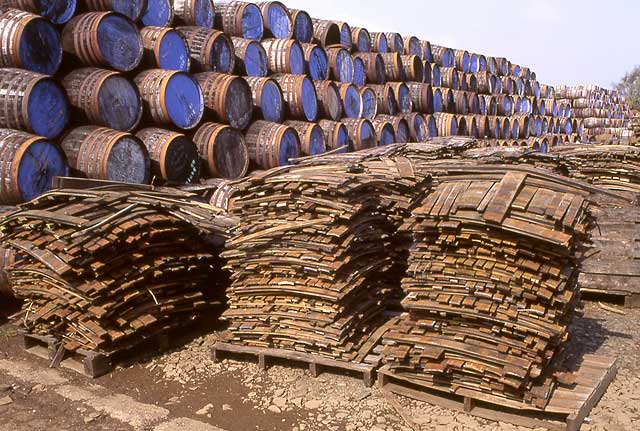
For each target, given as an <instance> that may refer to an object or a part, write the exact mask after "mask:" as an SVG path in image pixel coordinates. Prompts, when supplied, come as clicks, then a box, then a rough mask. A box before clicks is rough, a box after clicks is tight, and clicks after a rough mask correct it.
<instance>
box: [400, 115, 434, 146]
mask: <svg viewBox="0 0 640 431" xmlns="http://www.w3.org/2000/svg"><path fill="white" fill-rule="evenodd" d="M402 118H404V120H405V121H406V122H407V126H408V127H409V135H408V140H407V142H425V141H426V140H427V139H428V138H429V129H428V124H427V120H426V118H425V116H424V115H422V114H420V113H418V112H412V113H410V114H402ZM394 127H396V126H395V125H394ZM401 133H402V131H399V130H398V128H397V127H396V136H397V137H398V142H402V141H401Z"/></svg>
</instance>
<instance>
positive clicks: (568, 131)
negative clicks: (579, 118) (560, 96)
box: [563, 119, 573, 135]
mask: <svg viewBox="0 0 640 431" xmlns="http://www.w3.org/2000/svg"><path fill="white" fill-rule="evenodd" d="M563 121H564V133H565V134H567V135H570V134H571V132H572V129H573V127H571V120H570V119H566V120H563Z"/></svg>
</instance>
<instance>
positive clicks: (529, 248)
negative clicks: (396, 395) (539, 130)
mask: <svg viewBox="0 0 640 431" xmlns="http://www.w3.org/2000/svg"><path fill="white" fill-rule="evenodd" d="M416 170H418V171H421V172H423V174H424V173H426V172H431V174H432V177H433V185H434V190H433V192H431V193H428V194H426V195H425V197H424V199H423V200H422V201H421V202H420V203H419V204H418V205H417V206H416V208H415V209H414V210H413V212H412V215H411V217H410V218H409V219H408V220H407V221H406V223H405V224H404V225H403V226H402V230H403V231H406V232H408V233H409V234H411V235H412V238H413V246H412V248H411V250H410V255H409V269H408V271H407V276H406V278H405V279H404V280H403V282H402V289H403V291H404V293H405V299H404V300H403V302H402V305H403V307H404V308H405V310H406V311H407V313H405V314H404V315H403V316H402V318H401V319H400V320H399V321H398V322H397V323H396V324H395V325H394V326H393V327H392V328H391V329H390V330H389V331H388V332H387V333H386V334H385V335H384V338H383V344H384V345H385V348H384V351H383V356H384V360H385V362H386V363H387V364H388V365H389V369H390V370H391V372H392V373H393V374H394V375H395V376H397V377H398V378H400V379H406V380H409V381H410V382H412V383H414V384H418V385H422V386H425V387H429V388H436V389H439V390H444V391H448V392H454V393H456V394H458V395H464V396H469V397H471V398H475V399H483V400H487V401H491V402H494V403H498V404H501V405H510V406H516V407H517V406H521V405H523V404H527V405H533V406H535V407H538V408H543V407H544V406H545V405H546V403H547V402H548V400H549V399H550V396H551V394H552V392H553V390H554V387H555V386H556V383H557V381H558V379H560V380H562V378H563V377H564V375H563V374H561V373H559V372H558V370H559V368H558V367H559V363H560V361H561V359H562V356H563V355H562V354H563V344H564V342H565V341H566V340H567V338H568V325H569V323H570V321H571V319H572V317H573V314H574V307H575V304H576V302H577V301H578V298H579V294H578V290H577V287H576V282H577V277H578V271H577V267H578V264H579V261H580V259H581V256H582V254H583V253H584V247H583V245H582V244H583V241H584V240H585V236H586V232H587V229H588V223H589V214H588V200H587V198H588V192H586V191H584V190H583V188H582V187H581V186H580V185H579V184H578V183H573V182H572V181H570V180H566V181H565V180H563V179H562V178H561V177H557V176H553V175H550V174H545V173H543V172H542V173H541V172H539V171H536V170H534V169H529V170H528V172H527V171H525V172H522V171H520V172H518V171H510V170H509V168H508V167H503V166H491V167H487V168H486V169H485V168H483V167H469V166H460V165H458V164H455V165H454V164H452V163H449V164H448V165H444V164H438V165H436V166H431V167H429V165H422V166H419V165H418V166H416Z"/></svg>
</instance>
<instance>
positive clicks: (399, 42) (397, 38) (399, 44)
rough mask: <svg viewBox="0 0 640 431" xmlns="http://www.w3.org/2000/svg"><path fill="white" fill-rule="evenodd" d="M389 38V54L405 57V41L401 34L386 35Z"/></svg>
mask: <svg viewBox="0 0 640 431" xmlns="http://www.w3.org/2000/svg"><path fill="white" fill-rule="evenodd" d="M385 36H387V44H388V49H389V52H395V53H397V54H399V55H404V54H405V50H404V40H403V39H402V36H401V35H400V34H399V33H385Z"/></svg>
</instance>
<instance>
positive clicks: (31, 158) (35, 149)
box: [17, 141, 69, 202]
mask: <svg viewBox="0 0 640 431" xmlns="http://www.w3.org/2000/svg"><path fill="white" fill-rule="evenodd" d="M68 175H69V167H68V165H67V160H66V158H65V156H64V153H63V152H62V150H61V149H60V147H58V146H57V145H56V144H54V143H52V142H48V141H37V142H34V143H33V144H31V145H30V146H29V148H28V149H27V151H25V153H24V155H23V156H22V159H21V160H20V165H19V166H18V178H17V182H18V190H19V191H20V195H21V196H22V199H23V200H24V201H25V202H28V201H30V200H32V199H34V198H36V197H38V196H40V195H41V194H42V193H45V192H46V191H48V190H50V189H51V186H52V182H53V177H64V176H68Z"/></svg>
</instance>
